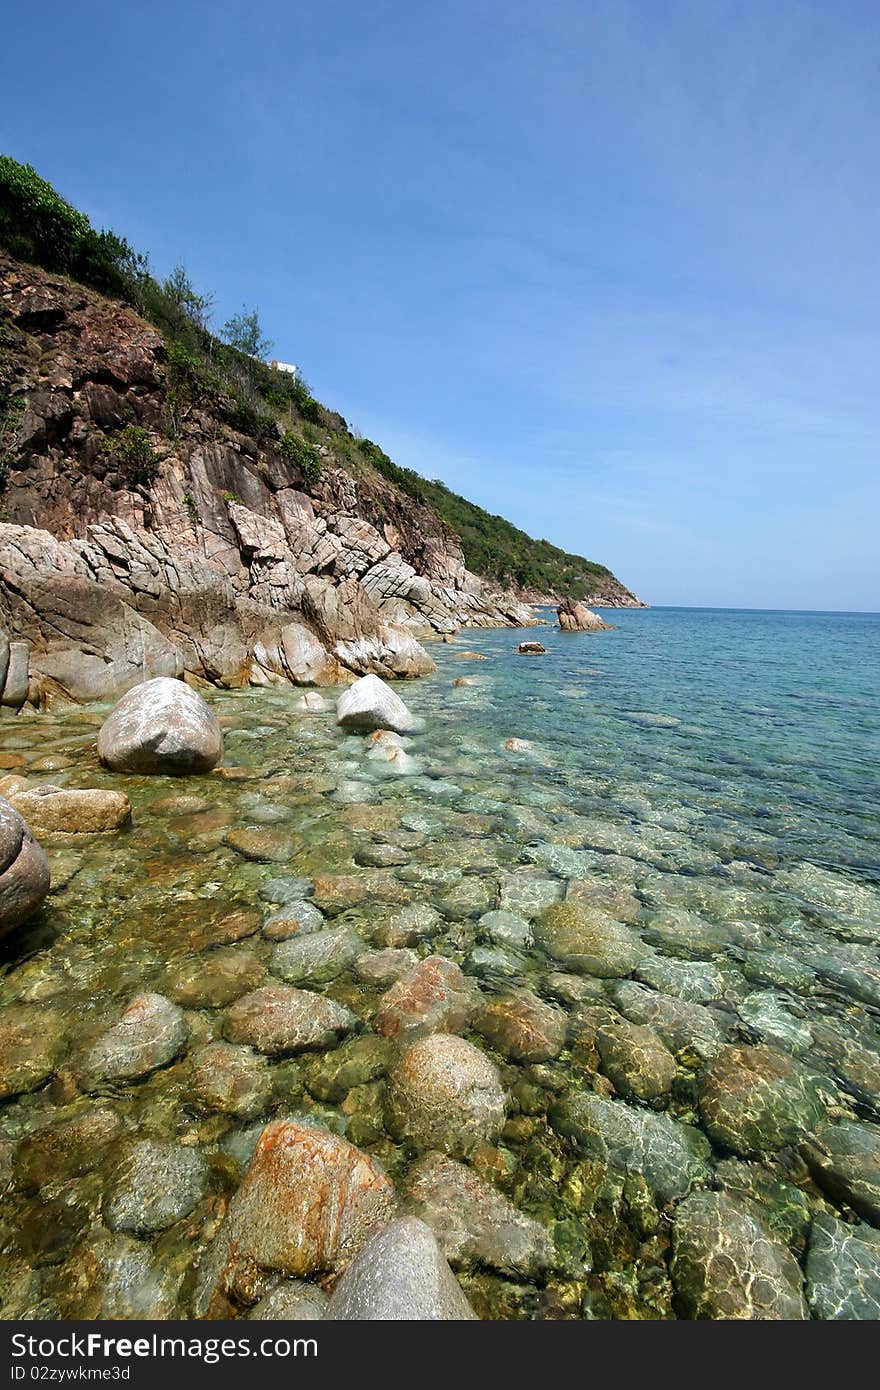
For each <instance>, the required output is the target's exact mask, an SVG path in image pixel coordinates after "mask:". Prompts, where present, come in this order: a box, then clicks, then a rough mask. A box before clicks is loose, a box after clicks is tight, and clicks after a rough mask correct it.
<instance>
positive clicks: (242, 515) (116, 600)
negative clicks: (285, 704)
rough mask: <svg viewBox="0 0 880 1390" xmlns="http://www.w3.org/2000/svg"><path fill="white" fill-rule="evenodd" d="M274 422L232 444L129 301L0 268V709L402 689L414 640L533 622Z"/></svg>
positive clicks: (218, 404) (241, 424)
mask: <svg viewBox="0 0 880 1390" xmlns="http://www.w3.org/2000/svg"><path fill="white" fill-rule="evenodd" d="M321 409H323V408H321ZM325 414H327V413H326V412H325ZM334 420H335V421H338V422H339V424H341V425H344V422H342V421H341V420H340V417H334ZM290 423H291V422H290V420H286V421H282V422H280V423H276V422H273V421H270V425H271V428H269V429H268V430H267V429H266V428H265V419H263V420H262V421H261V422H260V426H261V427H260V429H259V430H257V429H256V428H254V429H253V431H252V432H250V433H249V432H248V424H249V416H248V414H247V411H244V412H243V411H242V410H241V409H240V408H234V409H233V408H230V402H229V400H228V399H226V398H225V397H224V396H223V394H222V392H220V391H210V390H200V391H198V392H196V391H183V390H182V389H181V375H180V364H179V362H178V361H176V359H175V357H174V349H173V345H169V343H167V342H166V341H165V340H164V339H163V336H162V335H161V334H160V333H159V332H158V331H157V329H156V328H155V327H153V326H152V325H151V324H149V323H148V322H147V321H145V320H144V319H142V318H140V317H138V315H137V314H136V313H134V312H133V311H132V310H131V309H129V308H127V307H125V306H124V305H123V304H121V303H118V302H116V301H113V300H108V299H105V298H103V297H102V296H101V295H99V294H97V293H95V292H94V291H93V290H90V289H88V288H85V287H83V286H81V285H78V284H76V283H74V282H72V281H70V280H68V279H66V278H64V277H61V276H58V275H52V274H48V273H46V272H44V271H41V270H38V269H36V268H34V267H32V266H29V265H24V264H22V263H20V262H17V261H14V260H12V259H11V258H9V257H8V256H5V255H0V487H2V497H0V516H2V522H0V699H2V702H3V704H5V705H7V706H10V707H18V706H20V705H21V704H22V703H23V702H24V701H25V700H30V702H31V703H32V704H36V705H40V704H46V703H49V702H53V701H54V702H57V701H58V700H62V699H66V700H72V701H77V702H78V701H84V700H89V699H104V698H109V697H111V696H113V695H116V694H118V693H120V692H121V691H122V690H124V689H126V688H127V687H128V686H130V685H131V684H133V683H134V682H135V681H137V680H141V679H143V678H144V677H149V676H154V675H177V676H180V675H185V676H186V677H187V678H189V679H190V680H192V681H194V682H198V681H199V680H204V681H208V682H212V683H216V684H220V685H225V686H236V685H243V684H247V683H251V684H258V685H259V684H276V683H281V682H286V681H290V682H294V683H296V684H317V685H322V684H337V683H340V682H344V681H346V680H348V679H351V678H353V677H354V676H355V675H360V674H364V673H366V672H375V673H376V674H379V675H382V676H394V677H409V676H416V675H420V674H423V673H424V672H427V671H430V670H431V669H433V662H432V660H431V658H430V656H429V655H428V653H427V652H426V650H425V649H424V647H423V646H422V645H421V641H420V640H419V639H424V638H425V637H427V636H432V635H433V636H436V635H439V634H446V633H452V632H454V631H456V630H457V629H458V628H459V627H462V626H473V625H498V624H516V625H523V624H528V623H531V622H532V621H534V619H533V617H532V614H531V612H530V610H529V609H528V608H527V607H525V606H524V605H523V604H522V603H521V602H520V601H519V600H518V599H517V598H516V597H515V596H513V595H511V594H506V593H503V592H499V591H496V590H493V589H492V588H491V587H490V586H489V585H487V584H486V583H485V582H484V581H483V580H482V579H481V578H479V577H478V576H477V575H475V574H472V573H470V572H469V571H468V570H467V568H466V567H465V563H464V557H463V553H462V549H461V545H460V543H459V540H458V537H457V536H456V535H455V534H454V533H453V532H452V531H451V530H450V529H449V528H448V527H447V526H445V525H444V524H443V523H442V522H440V521H439V520H438V518H437V517H436V515H435V514H434V513H433V512H432V510H431V508H430V507H428V506H426V505H424V504H422V503H420V502H418V501H417V500H415V499H413V498H412V497H410V496H407V495H406V493H404V492H403V491H402V490H401V489H400V488H398V487H396V486H395V485H394V483H393V482H391V481H389V480H388V479H387V478H385V477H383V476H382V475H381V474H380V473H379V472H378V471H376V470H374V469H371V468H370V467H369V466H366V465H363V464H362V463H361V465H360V466H359V467H357V468H353V467H352V466H351V457H350V454H349V457H348V458H346V457H345V456H344V455H342V454H338V453H337V452H335V451H334V449H333V448H332V447H328V445H327V444H324V443H321V442H320V440H321V434H320V432H317V431H312V436H313V438H314V439H316V440H317V441H318V442H317V443H306V442H305V439H304V437H300V434H298V433H297V432H296V431H295V430H294V431H292V430H291V429H286V430H285V429H284V428H283V425H284V424H288V425H289V424H290ZM293 423H294V425H298V424H301V423H302V422H299V421H293ZM307 429H308V427H307V426H306V428H305V429H304V430H303V431H302V435H303V436H304V435H305V433H306V431H307ZM326 437H327V438H329V439H331V440H332V439H335V438H337V437H341V436H340V434H339V431H335V432H330V433H327V434H326ZM291 441H292V443H291ZM623 592H624V593H625V592H626V591H623Z"/></svg>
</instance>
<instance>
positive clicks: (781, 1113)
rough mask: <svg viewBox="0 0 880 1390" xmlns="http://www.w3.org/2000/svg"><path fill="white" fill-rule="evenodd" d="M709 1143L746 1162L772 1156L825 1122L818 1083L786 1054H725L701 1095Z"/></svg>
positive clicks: (742, 1050)
mask: <svg viewBox="0 0 880 1390" xmlns="http://www.w3.org/2000/svg"><path fill="white" fill-rule="evenodd" d="M700 1114H701V1115H702V1119H703V1125H704V1127H705V1129H706V1132H707V1133H708V1135H709V1137H710V1138H711V1139H712V1141H713V1142H714V1143H716V1144H720V1145H721V1146H722V1147H723V1148H726V1149H730V1150H732V1152H733V1153H738V1154H740V1155H741V1156H742V1157H744V1158H748V1157H750V1156H752V1155H756V1156H760V1155H762V1154H765V1153H773V1152H775V1151H776V1150H777V1149H781V1148H782V1147H783V1146H784V1145H786V1144H792V1143H795V1142H796V1141H797V1140H799V1139H802V1138H803V1137H804V1136H805V1135H806V1134H809V1133H810V1132H811V1131H812V1130H815V1129H816V1128H817V1127H818V1125H819V1124H820V1123H821V1121H822V1120H823V1119H824V1118H825V1105H824V1102H823V1098H822V1088H821V1085H820V1082H819V1080H818V1078H816V1077H815V1076H813V1075H812V1074H811V1073H810V1072H808V1071H807V1070H806V1069H805V1068H804V1067H802V1066H801V1065H800V1063H798V1062H795V1061H794V1060H793V1058H791V1057H787V1056H786V1055H785V1054H784V1053H781V1052H774V1051H773V1050H772V1048H769V1047H764V1046H763V1045H761V1046H758V1047H733V1046H728V1047H724V1048H722V1049H721V1051H720V1052H719V1054H718V1056H717V1057H716V1058H715V1060H714V1062H713V1064H712V1068H711V1070H710V1071H709V1073H708V1075H707V1076H706V1078H705V1080H704V1082H703V1087H702V1090H701V1093H700Z"/></svg>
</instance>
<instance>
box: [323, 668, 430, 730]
mask: <svg viewBox="0 0 880 1390" xmlns="http://www.w3.org/2000/svg"><path fill="white" fill-rule="evenodd" d="M336 721H337V723H338V724H340V725H341V726H342V728H343V729H353V730H355V731H356V732H358V733H365V734H369V733H373V732H374V731H375V730H376V729H388V730H390V731H391V732H392V733H395V734H408V733H410V732H411V731H412V730H413V729H414V728H415V727H416V721H415V718H414V716H413V715H412V714H411V713H410V711H409V710H408V709H407V707H406V705H405V704H404V703H403V701H402V700H401V698H400V696H399V695H398V694H397V693H396V691H394V690H392V689H391V687H390V685H386V683H385V681H383V680H381V679H380V677H379V676H373V675H369V676H362V677H361V678H360V680H357V681H355V682H354V684H353V685H350V686H349V687H348V689H347V690H343V692H342V694H341V695H340V697H339V699H338V700H337V701H336Z"/></svg>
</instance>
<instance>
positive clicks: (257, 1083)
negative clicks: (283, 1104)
mask: <svg viewBox="0 0 880 1390" xmlns="http://www.w3.org/2000/svg"><path fill="white" fill-rule="evenodd" d="M191 1067H192V1070H191V1074H190V1082H189V1089H188V1092H187V1099H188V1101H189V1103H190V1105H192V1106H193V1108H194V1109H195V1110H199V1111H202V1112H210V1111H219V1112H220V1113H221V1114H223V1115H234V1116H235V1117H236V1119H239V1120H255V1119H256V1118H257V1117H258V1116H259V1115H263V1114H265V1112H266V1110H267V1109H268V1108H269V1103H270V1101H271V1099H272V1093H273V1088H272V1073H271V1071H270V1070H269V1066H268V1064H267V1062H266V1059H265V1058H264V1057H262V1056H260V1055H259V1053H256V1052H252V1051H251V1049H250V1048H249V1047H237V1046H236V1045H235V1044H234V1043H225V1042H213V1043H208V1044H207V1045H206V1046H205V1047H202V1048H199V1050H198V1052H195V1053H193V1056H192V1062H191Z"/></svg>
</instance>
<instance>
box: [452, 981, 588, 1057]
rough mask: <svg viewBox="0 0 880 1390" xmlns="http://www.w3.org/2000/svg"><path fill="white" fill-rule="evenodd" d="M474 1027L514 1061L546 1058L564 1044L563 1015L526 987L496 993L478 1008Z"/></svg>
mask: <svg viewBox="0 0 880 1390" xmlns="http://www.w3.org/2000/svg"><path fill="white" fill-rule="evenodd" d="M474 1027H475V1028H476V1031H477V1032H478V1033H482V1035H483V1037H484V1038H487V1039H488V1040H489V1042H490V1043H492V1045H493V1047H496V1048H497V1049H498V1051H499V1052H503V1053H504V1054H505V1055H506V1056H507V1057H510V1058H512V1059H513V1060H514V1061H517V1062H547V1061H550V1060H551V1059H552V1058H553V1057H558V1056H559V1054H560V1052H561V1051H562V1048H563V1046H564V1044H565V1015H564V1014H563V1013H562V1011H561V1010H560V1009H555V1008H553V1006H552V1005H550V1004H546V1003H545V1002H544V1000H543V999H539V998H538V996H537V995H536V994H533V993H532V992H531V990H527V989H522V990H517V991H516V992H514V993H511V994H500V995H496V996H495V998H493V999H491V1000H490V1001H489V1002H488V1003H486V1004H484V1005H483V1006H482V1007H481V1008H480V1009H479V1011H478V1013H477V1015H476V1017H475V1019H474Z"/></svg>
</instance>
